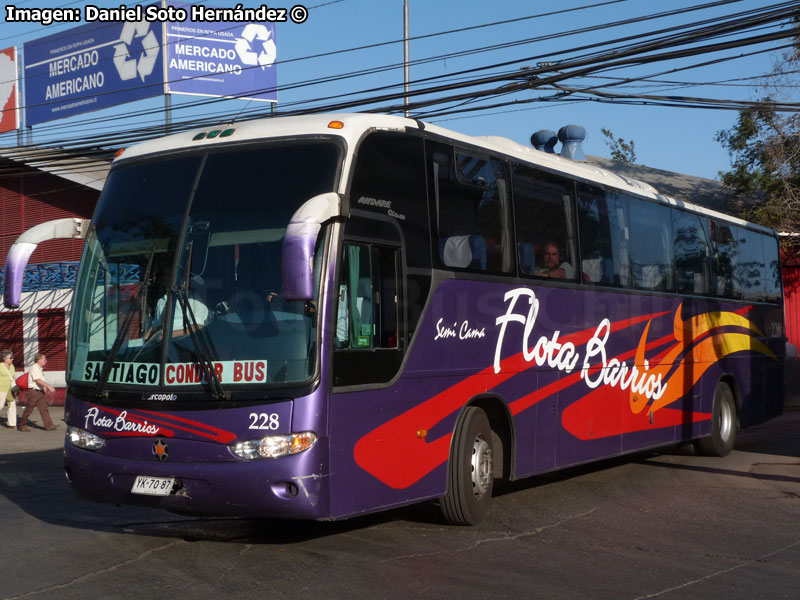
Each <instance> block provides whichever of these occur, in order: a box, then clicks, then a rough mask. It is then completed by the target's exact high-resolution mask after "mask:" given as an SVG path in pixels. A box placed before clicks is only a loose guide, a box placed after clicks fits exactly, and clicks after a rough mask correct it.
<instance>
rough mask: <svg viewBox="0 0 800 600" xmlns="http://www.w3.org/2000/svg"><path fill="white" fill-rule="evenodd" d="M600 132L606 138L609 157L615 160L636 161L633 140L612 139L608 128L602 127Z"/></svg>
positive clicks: (612, 135)
mask: <svg viewBox="0 0 800 600" xmlns="http://www.w3.org/2000/svg"><path fill="white" fill-rule="evenodd" d="M600 132H601V133H602V134H603V135H604V136H605V137H606V138H607V139H606V146H608V148H609V150H611V158H612V159H613V160H616V161H617V162H626V163H627V162H629V163H635V162H636V144H634V142H633V140H630V141H628V142H626V141H625V140H623V139H622V138H617V139H614V134H613V133H611V130H610V129H606V128H605V127H602V128H601V129H600Z"/></svg>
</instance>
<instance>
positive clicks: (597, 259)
mask: <svg viewBox="0 0 800 600" xmlns="http://www.w3.org/2000/svg"><path fill="white" fill-rule="evenodd" d="M626 208H627V200H626V198H624V197H623V196H618V195H615V194H608V195H606V193H605V192H604V191H603V190H601V189H599V188H595V187H592V186H589V185H585V184H580V185H579V186H578V230H579V232H580V243H581V270H582V273H583V280H584V281H585V282H587V283H596V284H598V285H612V286H618V287H630V284H631V275H630V272H631V271H630V257H629V253H628V228H627V221H626V217H625V212H626Z"/></svg>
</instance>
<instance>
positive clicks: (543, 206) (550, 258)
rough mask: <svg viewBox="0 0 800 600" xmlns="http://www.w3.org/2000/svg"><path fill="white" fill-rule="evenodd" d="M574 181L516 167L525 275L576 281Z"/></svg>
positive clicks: (521, 260) (519, 241)
mask: <svg viewBox="0 0 800 600" xmlns="http://www.w3.org/2000/svg"><path fill="white" fill-rule="evenodd" d="M572 187H573V185H572V182H570V181H569V180H566V179H562V178H560V177H557V176H555V175H549V174H547V173H543V172H541V171H537V170H535V169H531V168H529V167H522V166H515V167H514V220H515V223H516V230H517V253H518V258H517V260H518V263H519V270H520V273H521V274H522V275H533V276H535V277H548V276H550V277H559V278H566V279H574V278H575V273H576V269H575V265H576V264H577V260H576V253H575V239H574V234H573V227H572V216H571V213H572V194H571V190H572Z"/></svg>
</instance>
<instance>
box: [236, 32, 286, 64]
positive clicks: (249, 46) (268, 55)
mask: <svg viewBox="0 0 800 600" xmlns="http://www.w3.org/2000/svg"><path fill="white" fill-rule="evenodd" d="M271 37H272V32H271V31H270V30H269V29H267V27H266V25H259V24H256V23H248V24H247V25H245V28H244V30H243V31H242V37H240V38H236V45H235V46H234V47H235V48H236V53H237V54H238V55H239V59H240V60H241V61H242V64H245V65H261V70H262V71H263V70H264V69H266V68H267V67H271V66H272V64H273V63H274V62H275V59H276V58H277V56H278V48H277V47H276V46H275V40H274V39H271Z"/></svg>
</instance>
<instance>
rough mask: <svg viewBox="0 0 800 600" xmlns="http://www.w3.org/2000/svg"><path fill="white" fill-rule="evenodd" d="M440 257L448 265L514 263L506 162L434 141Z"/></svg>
mask: <svg viewBox="0 0 800 600" xmlns="http://www.w3.org/2000/svg"><path fill="white" fill-rule="evenodd" d="M432 146H433V147H434V151H433V156H432V158H433V176H434V198H435V207H434V215H435V219H436V223H435V228H436V231H437V232H438V240H437V248H438V253H437V254H438V257H439V262H440V263H441V264H442V265H444V266H445V267H447V268H457V269H469V270H473V271H490V272H496V273H497V272H503V273H508V272H510V271H511V270H512V269H513V266H514V265H513V253H512V251H511V241H512V236H511V231H510V225H509V223H510V205H509V199H508V198H509V196H508V178H507V175H506V167H505V163H503V162H501V161H499V160H496V159H492V158H488V157H481V156H474V155H471V154H466V153H462V152H454V151H453V149H452V148H449V147H447V146H442V145H439V144H436V145H432Z"/></svg>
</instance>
